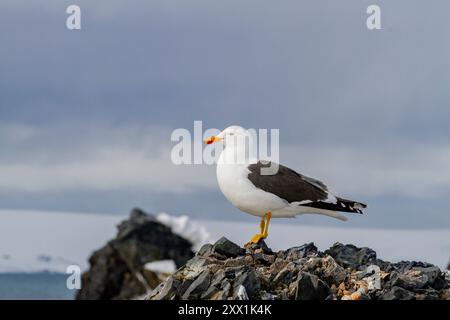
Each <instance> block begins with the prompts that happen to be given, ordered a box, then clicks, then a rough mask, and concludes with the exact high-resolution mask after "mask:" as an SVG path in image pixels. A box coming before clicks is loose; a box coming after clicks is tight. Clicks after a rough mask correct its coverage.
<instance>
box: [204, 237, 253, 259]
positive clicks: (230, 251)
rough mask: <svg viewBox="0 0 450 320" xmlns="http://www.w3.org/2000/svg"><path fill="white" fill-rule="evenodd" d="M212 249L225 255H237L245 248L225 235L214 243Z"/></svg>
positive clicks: (243, 251)
mask: <svg viewBox="0 0 450 320" xmlns="http://www.w3.org/2000/svg"><path fill="white" fill-rule="evenodd" d="M212 250H213V251H214V252H217V253H219V254H221V255H224V256H226V257H237V256H241V255H243V254H245V249H243V248H241V247H240V246H238V245H237V244H235V243H234V242H231V241H230V240H228V239H227V238H225V237H222V238H220V239H219V240H217V242H216V243H215V244H214V246H213V248H212Z"/></svg>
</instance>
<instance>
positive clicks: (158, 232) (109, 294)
mask: <svg viewBox="0 0 450 320" xmlns="http://www.w3.org/2000/svg"><path fill="white" fill-rule="evenodd" d="M191 247H192V244H191V243H190V242H189V241H187V240H185V239H184V238H182V237H180V236H178V235H176V234H174V233H173V232H172V231H171V229H170V228H168V227H166V226H165V225H163V224H161V223H159V222H157V221H156V219H155V218H154V217H153V216H152V215H148V214H146V213H144V212H143V211H141V210H139V209H134V210H133V211H132V212H131V214H130V217H129V219H128V220H125V221H123V222H122V223H121V224H120V225H119V226H118V233H117V236H116V238H114V239H112V240H111V241H109V242H108V243H107V244H106V245H105V246H104V247H102V248H100V249H99V250H97V251H95V252H94V253H93V254H92V256H91V257H90V259H89V264H90V268H89V270H88V271H87V272H85V273H84V274H83V276H82V288H81V290H80V291H78V293H77V295H76V299H90V300H92V299H94V300H99V299H129V298H134V297H137V296H139V295H142V294H145V293H146V292H148V291H149V290H151V289H153V288H155V287H156V286H157V285H158V284H159V283H160V282H161V281H162V280H164V279H165V275H164V274H159V273H157V272H153V271H150V270H146V269H145V267H144V266H145V264H146V263H148V262H152V261H159V260H173V261H174V262H175V264H176V265H177V267H181V266H182V265H184V264H185V263H186V262H187V261H188V260H189V259H190V258H192V257H193V256H194V253H193V252H192V250H191ZM166 276H167V275H166Z"/></svg>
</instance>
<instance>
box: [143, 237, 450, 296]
mask: <svg viewBox="0 0 450 320" xmlns="http://www.w3.org/2000/svg"><path fill="white" fill-rule="evenodd" d="M166 283H167V285H160V286H159V287H158V288H156V289H154V290H153V291H152V292H150V293H149V294H148V296H147V297H146V299H152V300H157V299H180V298H183V299H211V300H225V299H245V300H246V299H250V300H255V299H257V300H259V299H261V300H275V299H276V300H284V299H298V300H339V299H341V300H371V299H373V300H376V299H386V300H413V299H417V300H431V299H450V288H449V280H448V279H447V278H446V274H445V273H443V272H441V271H440V270H439V268H437V267H435V266H433V265H430V264H428V263H424V262H408V261H402V262H399V263H390V262H386V261H382V260H379V259H377V258H376V253H375V252H374V251H373V250H371V249H369V248H357V247H355V246H353V245H342V244H339V243H337V244H335V245H333V246H332V247H331V248H330V249H329V250H326V251H325V252H320V251H318V250H317V248H316V247H315V246H314V244H313V243H308V244H305V245H302V246H296V247H293V248H289V249H287V250H281V251H278V252H276V253H274V252H273V251H272V250H270V248H268V247H267V246H266V244H265V243H262V244H260V245H252V246H249V247H247V248H246V249H244V248H241V247H239V246H238V245H237V244H235V243H233V242H231V241H229V240H227V239H225V238H222V239H220V240H219V241H217V242H216V243H215V244H214V245H205V246H203V247H202V248H201V249H200V251H199V252H198V253H197V255H196V256H195V257H193V258H192V259H191V260H189V261H188V262H187V263H186V265H185V266H183V267H181V268H180V269H178V270H177V271H176V272H175V273H174V274H173V275H172V276H171V277H170V278H169V279H168V280H166Z"/></svg>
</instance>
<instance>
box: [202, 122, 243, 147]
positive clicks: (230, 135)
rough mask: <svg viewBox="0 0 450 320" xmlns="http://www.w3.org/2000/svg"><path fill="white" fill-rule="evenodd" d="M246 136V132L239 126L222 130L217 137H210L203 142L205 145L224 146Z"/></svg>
mask: <svg viewBox="0 0 450 320" xmlns="http://www.w3.org/2000/svg"><path fill="white" fill-rule="evenodd" d="M247 136H248V132H247V130H245V129H244V128H242V127H239V126H230V127H228V128H226V129H224V130H223V131H222V132H221V133H219V134H218V135H217V136H211V137H209V138H208V139H206V140H205V143H206V144H211V143H214V142H219V141H220V142H223V144H224V145H226V144H230V143H231V142H234V141H237V140H238V139H240V138H242V139H245V137H247Z"/></svg>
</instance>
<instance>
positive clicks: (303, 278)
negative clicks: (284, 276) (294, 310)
mask: <svg viewBox="0 0 450 320" xmlns="http://www.w3.org/2000/svg"><path fill="white" fill-rule="evenodd" d="M329 294H330V288H329V287H328V285H327V284H326V283H325V282H323V281H322V280H320V279H319V278H318V277H317V276H315V275H313V274H310V273H308V272H301V273H300V274H299V275H298V280H297V290H296V292H295V299H296V300H325V299H326V298H327V297H328V296H329Z"/></svg>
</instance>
